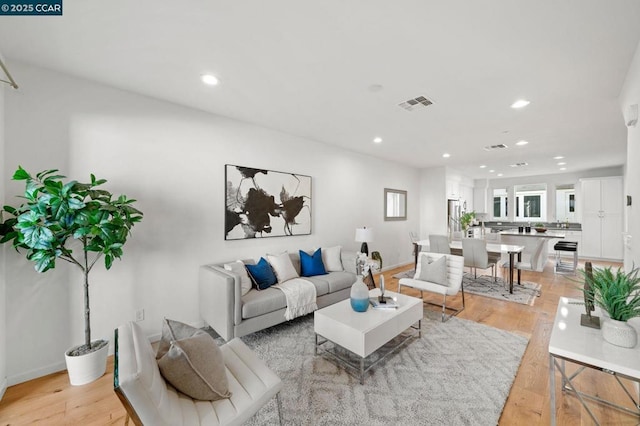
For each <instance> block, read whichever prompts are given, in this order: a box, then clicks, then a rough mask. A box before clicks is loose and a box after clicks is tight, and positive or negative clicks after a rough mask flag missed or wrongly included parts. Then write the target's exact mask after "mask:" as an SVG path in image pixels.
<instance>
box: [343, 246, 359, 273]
mask: <svg viewBox="0 0 640 426" xmlns="http://www.w3.org/2000/svg"><path fill="white" fill-rule="evenodd" d="M340 256H341V257H340V259H341V260H342V267H343V268H344V270H345V271H347V272H351V273H353V274H357V273H358V272H357V265H356V260H357V258H358V255H357V253H356V252H355V251H342V252H341V253H340Z"/></svg>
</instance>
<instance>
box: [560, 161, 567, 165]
mask: <svg viewBox="0 0 640 426" xmlns="http://www.w3.org/2000/svg"><path fill="white" fill-rule="evenodd" d="M565 164H567V163H565V162H564V161H561V162H559V163H558V166H564V165H565Z"/></svg>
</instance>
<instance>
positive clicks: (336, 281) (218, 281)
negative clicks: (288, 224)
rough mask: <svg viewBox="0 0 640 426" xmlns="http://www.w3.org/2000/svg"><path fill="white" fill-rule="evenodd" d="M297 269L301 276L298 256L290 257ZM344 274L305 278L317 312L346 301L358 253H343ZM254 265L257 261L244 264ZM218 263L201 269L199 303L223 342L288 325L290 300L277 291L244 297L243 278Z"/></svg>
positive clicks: (208, 321) (269, 289)
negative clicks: (287, 313) (310, 289)
mask: <svg viewBox="0 0 640 426" xmlns="http://www.w3.org/2000/svg"><path fill="white" fill-rule="evenodd" d="M289 256H290V257H291V260H292V262H293V266H294V268H295V269H296V270H297V272H298V273H300V257H299V255H298V253H297V252H296V253H290V254H289ZM341 260H342V266H343V268H344V271H335V272H329V273H328V274H327V275H317V276H313V277H302V278H304V279H305V280H308V281H310V282H312V283H313V284H314V286H315V287H316V295H317V305H318V309H320V308H323V307H325V306H328V305H331V304H333V303H336V302H339V301H341V300H344V299H347V298H348V297H349V294H350V292H351V286H352V285H353V283H354V282H355V281H356V253H355V252H348V251H347V252H345V251H342V252H341ZM243 262H245V263H249V264H253V263H255V262H254V260H243ZM225 263H231V262H219V263H214V264H209V265H204V266H201V267H200V274H199V299H200V300H199V302H200V315H201V316H202V318H203V319H204V321H205V322H206V323H207V324H209V325H210V326H211V328H213V329H214V330H215V331H216V332H217V333H218V334H219V335H220V336H221V337H222V338H223V339H225V340H227V341H229V340H231V339H233V338H234V337H240V336H244V335H246V334H249V333H253V332H256V331H258V330H263V329H265V328H268V327H272V326H274V325H276V324H280V323H282V322H285V321H286V319H285V317H284V314H285V311H286V306H287V300H286V298H285V296H284V293H283V292H282V291H280V290H278V289H275V288H267V289H265V290H259V291H258V290H256V289H252V290H251V291H249V293H247V294H245V295H244V296H242V293H241V285H240V277H239V276H238V275H237V274H234V273H232V272H231V271H228V270H226V269H224V264H225Z"/></svg>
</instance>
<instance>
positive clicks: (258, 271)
mask: <svg viewBox="0 0 640 426" xmlns="http://www.w3.org/2000/svg"><path fill="white" fill-rule="evenodd" d="M245 266H246V267H247V271H249V276H250V277H251V281H253V283H254V284H255V285H256V287H257V288H258V290H264V289H265V288H269V287H271V286H272V285H274V284H275V283H277V282H278V280H277V279H276V275H275V274H274V273H273V269H271V265H269V262H267V260H266V259H265V258H264V257H261V258H260V261H258V263H256V264H255V265H245Z"/></svg>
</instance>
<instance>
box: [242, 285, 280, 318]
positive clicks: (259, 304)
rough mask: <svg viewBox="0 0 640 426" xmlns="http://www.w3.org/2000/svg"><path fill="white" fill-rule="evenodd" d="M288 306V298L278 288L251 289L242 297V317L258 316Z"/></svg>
mask: <svg viewBox="0 0 640 426" xmlns="http://www.w3.org/2000/svg"><path fill="white" fill-rule="evenodd" d="M286 307H287V299H286V297H285V296H284V293H283V292H282V291H281V290H278V289H277V288H267V289H265V290H262V291H250V292H249V293H248V294H247V295H246V296H243V297H242V319H248V318H253V317H257V316H260V315H264V314H268V313H269V312H274V311H277V310H279V309H284V308H286Z"/></svg>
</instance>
